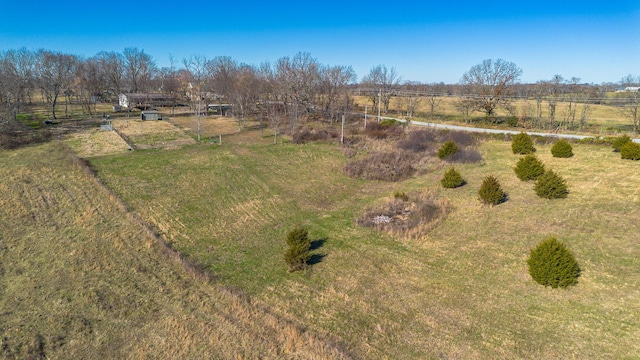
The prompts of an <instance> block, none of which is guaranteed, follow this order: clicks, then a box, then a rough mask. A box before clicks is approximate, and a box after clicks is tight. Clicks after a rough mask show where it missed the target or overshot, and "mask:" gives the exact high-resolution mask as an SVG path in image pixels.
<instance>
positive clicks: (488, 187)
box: [478, 176, 507, 205]
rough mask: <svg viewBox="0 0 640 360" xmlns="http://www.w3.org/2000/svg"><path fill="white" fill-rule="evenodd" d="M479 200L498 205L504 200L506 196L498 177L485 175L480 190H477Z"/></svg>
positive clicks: (486, 203)
mask: <svg viewBox="0 0 640 360" xmlns="http://www.w3.org/2000/svg"><path fill="white" fill-rule="evenodd" d="M478 195H479V196H480V201H482V203H483V204H485V205H498V204H500V203H502V202H504V201H505V200H506V198H507V194H506V193H505V192H504V191H503V190H502V187H501V186H500V183H499V182H498V179H496V178H495V177H494V176H487V177H486V178H485V179H484V181H483V182H482V185H481V186H480V190H478Z"/></svg>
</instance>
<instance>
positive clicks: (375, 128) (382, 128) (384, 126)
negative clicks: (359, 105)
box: [365, 120, 404, 139]
mask: <svg viewBox="0 0 640 360" xmlns="http://www.w3.org/2000/svg"><path fill="white" fill-rule="evenodd" d="M399 124H400V123H399V122H397V121H395V120H387V121H382V122H380V123H377V122H374V121H372V122H368V123H367V129H366V130H365V133H366V134H367V136H368V137H370V138H373V139H386V138H388V137H392V138H397V137H399V136H400V135H402V134H403V133H404V129H403V127H402V126H398V125H399Z"/></svg>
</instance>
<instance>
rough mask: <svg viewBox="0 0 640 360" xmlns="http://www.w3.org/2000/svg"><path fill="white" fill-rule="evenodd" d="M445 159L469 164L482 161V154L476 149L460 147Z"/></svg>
mask: <svg viewBox="0 0 640 360" xmlns="http://www.w3.org/2000/svg"><path fill="white" fill-rule="evenodd" d="M445 161H447V162H449V163H458V164H469V163H477V162H480V161H482V155H480V153H479V152H478V150H476V149H460V150H458V151H457V152H456V153H455V154H451V155H449V156H448V157H447V158H446V159H445Z"/></svg>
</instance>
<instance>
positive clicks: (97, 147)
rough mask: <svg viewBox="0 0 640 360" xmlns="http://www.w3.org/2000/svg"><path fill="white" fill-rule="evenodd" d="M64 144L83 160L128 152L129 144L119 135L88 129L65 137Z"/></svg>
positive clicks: (112, 132)
mask: <svg viewBox="0 0 640 360" xmlns="http://www.w3.org/2000/svg"><path fill="white" fill-rule="evenodd" d="M65 143H67V144H68V145H69V146H70V147H71V148H72V149H73V151H74V152H75V153H76V154H78V156H80V157H83V158H88V157H94V156H104V155H113V154H120V153H123V152H127V151H128V150H129V144H127V142H126V141H124V140H123V139H122V138H121V137H120V135H118V134H117V133H116V132H114V131H104V130H101V129H88V130H84V131H80V132H76V133H73V134H70V135H68V136H67V137H66V139H65Z"/></svg>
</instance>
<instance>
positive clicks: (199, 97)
mask: <svg viewBox="0 0 640 360" xmlns="http://www.w3.org/2000/svg"><path fill="white" fill-rule="evenodd" d="M201 102H202V96H201V95H200V92H199V91H198V142H200V104H201Z"/></svg>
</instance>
